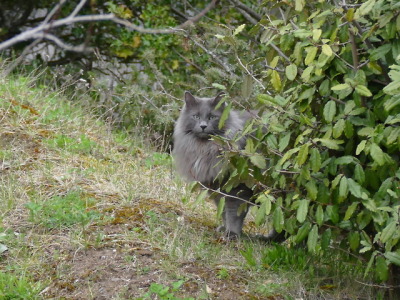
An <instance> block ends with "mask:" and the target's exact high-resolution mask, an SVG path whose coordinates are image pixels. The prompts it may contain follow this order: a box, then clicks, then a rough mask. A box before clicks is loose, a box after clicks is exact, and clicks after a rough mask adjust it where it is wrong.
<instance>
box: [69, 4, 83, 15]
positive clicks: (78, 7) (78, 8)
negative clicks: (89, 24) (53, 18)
mask: <svg viewBox="0 0 400 300" xmlns="http://www.w3.org/2000/svg"><path fill="white" fill-rule="evenodd" d="M85 3H86V0H81V2H79V4H78V5H77V6H76V7H75V9H74V11H73V12H72V13H71V14H70V15H69V16H70V17H72V18H73V17H75V16H76V15H77V14H78V12H80V11H81V9H82V7H83V6H84V5H85Z"/></svg>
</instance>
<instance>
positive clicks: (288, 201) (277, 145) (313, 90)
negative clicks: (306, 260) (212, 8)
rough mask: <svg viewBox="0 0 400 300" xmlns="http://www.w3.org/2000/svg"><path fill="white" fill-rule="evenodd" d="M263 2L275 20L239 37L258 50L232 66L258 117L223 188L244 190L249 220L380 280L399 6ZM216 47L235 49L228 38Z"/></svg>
mask: <svg viewBox="0 0 400 300" xmlns="http://www.w3.org/2000/svg"><path fill="white" fill-rule="evenodd" d="M271 3H272V5H274V4H275V6H274V8H279V9H280V10H281V11H280V12H279V11H278V12H277V13H273V11H272V13H270V14H269V16H268V17H267V16H264V17H262V18H261V19H260V20H259V21H258V23H257V24H256V25H255V26H253V27H252V28H251V29H250V30H249V31H248V32H247V34H250V35H252V36H253V37H254V38H255V41H253V43H257V44H258V46H259V49H260V51H257V52H254V53H252V54H249V53H246V54H244V55H243V56H241V57H240V58H241V60H240V62H239V61H238V63H240V65H241V66H243V67H244V68H242V69H243V72H244V73H245V72H247V76H246V77H245V78H247V80H244V81H243V87H242V95H245V94H246V93H251V91H256V99H257V106H258V108H259V109H260V114H261V117H260V118H259V119H258V120H255V121H254V122H252V124H250V125H249V127H248V128H247V129H245V130H244V134H246V135H250V136H251V138H249V139H248V140H247V145H246V147H245V149H244V150H242V151H237V150H231V151H228V153H227V155H229V156H230V157H231V164H232V168H233V169H235V170H236V171H235V172H232V173H231V177H230V179H229V181H228V182H227V184H226V186H225V188H227V189H229V188H230V187H231V186H233V185H236V184H238V183H239V182H246V184H248V185H249V186H251V187H253V188H254V189H257V190H258V191H260V193H259V196H258V198H257V200H256V203H257V204H258V205H259V206H258V208H256V209H255V210H257V211H256V216H257V218H256V223H262V222H263V221H264V220H265V219H266V216H267V215H269V216H271V219H272V223H273V226H274V228H275V230H276V231H277V232H282V231H284V232H286V234H287V236H288V237H289V241H290V242H291V243H294V244H299V243H302V242H304V243H306V244H307V247H308V250H309V251H311V252H320V251H324V250H327V249H328V247H329V246H330V245H331V244H332V243H334V244H335V245H338V246H340V247H342V248H345V249H346V250H348V251H352V252H354V253H357V255H359V256H360V257H362V258H363V259H365V261H366V271H365V272H366V273H368V272H369V271H370V270H372V269H374V270H376V275H377V279H378V280H380V281H386V280H387V279H388V277H389V274H390V272H389V270H390V266H391V265H393V266H400V226H399V209H400V169H399V159H400V156H399V153H400V126H399V125H400V39H399V33H400V3H399V2H398V1H390V0H381V1H375V0H368V1H365V2H361V3H357V1H355V2H352V4H349V5H347V6H346V5H345V4H337V5H336V6H335V4H334V2H330V1H311V2H310V1H309V2H307V3H306V2H305V1H300V0H296V1H286V2H281V1H269V4H271ZM266 5H267V4H266ZM238 29H239V28H238ZM242 29H243V28H241V29H240V30H242ZM219 38H220V39H222V40H224V41H226V43H227V44H231V45H232V49H235V47H234V44H235V43H234V42H232V41H236V40H237V39H238V38H237V37H236V36H235V34H231V35H229V36H223V37H219ZM253 47H254V46H253ZM245 60H246V61H245ZM255 61H257V62H258V63H255V64H254V65H253V63H254V62H255ZM260 62H261V63H260ZM246 66H247V68H246ZM250 66H251V67H252V68H250ZM228 109H229V108H228ZM264 126H268V133H266V134H265V132H264V131H263V130H260V129H258V127H264ZM231 149H232V148H231ZM393 274H394V273H393ZM394 275H395V274H394Z"/></svg>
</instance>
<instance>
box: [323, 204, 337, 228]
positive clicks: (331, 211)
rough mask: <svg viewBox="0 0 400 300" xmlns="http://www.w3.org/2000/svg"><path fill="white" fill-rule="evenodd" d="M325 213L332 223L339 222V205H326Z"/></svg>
mask: <svg viewBox="0 0 400 300" xmlns="http://www.w3.org/2000/svg"><path fill="white" fill-rule="evenodd" d="M325 214H326V216H327V217H328V218H329V219H330V220H331V221H332V222H333V223H334V224H337V223H339V207H338V206H337V205H328V206H327V207H326V210H325Z"/></svg>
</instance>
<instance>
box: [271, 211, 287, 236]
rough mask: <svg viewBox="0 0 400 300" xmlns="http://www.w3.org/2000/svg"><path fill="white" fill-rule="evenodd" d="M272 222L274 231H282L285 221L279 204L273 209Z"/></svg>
mask: <svg viewBox="0 0 400 300" xmlns="http://www.w3.org/2000/svg"><path fill="white" fill-rule="evenodd" d="M272 224H273V225H274V228H275V230H276V232H278V233H280V232H282V230H283V226H284V224H285V222H284V218H283V212H282V208H281V207H280V206H278V207H277V208H276V209H275V211H274V214H273V216H272Z"/></svg>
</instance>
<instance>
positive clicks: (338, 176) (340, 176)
mask: <svg viewBox="0 0 400 300" xmlns="http://www.w3.org/2000/svg"><path fill="white" fill-rule="evenodd" d="M342 177H343V174H339V175H337V176H336V177H335V179H333V180H332V184H331V188H332V189H334V188H336V187H337V185H338V184H339V182H340V179H341V178H342Z"/></svg>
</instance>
